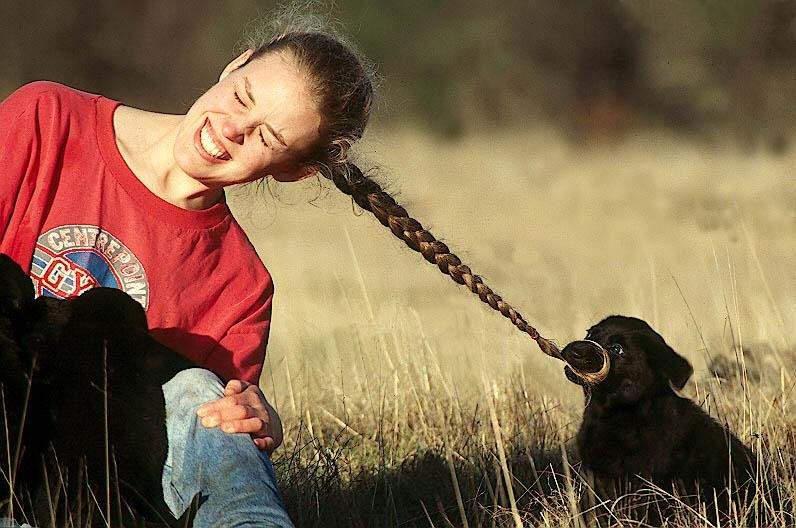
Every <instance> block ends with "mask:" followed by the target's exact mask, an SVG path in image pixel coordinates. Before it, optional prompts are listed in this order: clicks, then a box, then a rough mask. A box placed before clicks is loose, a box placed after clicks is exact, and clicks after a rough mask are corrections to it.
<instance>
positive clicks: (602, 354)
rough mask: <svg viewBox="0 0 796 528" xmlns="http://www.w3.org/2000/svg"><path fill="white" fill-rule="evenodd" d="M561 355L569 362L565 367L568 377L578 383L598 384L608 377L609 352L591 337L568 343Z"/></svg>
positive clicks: (609, 366)
mask: <svg viewBox="0 0 796 528" xmlns="http://www.w3.org/2000/svg"><path fill="white" fill-rule="evenodd" d="M561 357H562V359H563V360H564V361H566V362H567V366H566V367H564V374H565V375H566V377H567V379H568V380H569V381H571V382H573V383H577V384H578V385H586V386H593V385H597V384H598V383H600V382H602V381H603V380H605V378H607V377H608V372H609V371H610V370H611V358H610V356H609V355H608V352H607V351H606V350H605V349H604V348H603V347H602V346H601V345H600V344H599V343H597V342H596V341H592V340H590V339H584V340H582V341H573V342H572V343H570V344H568V345H567V346H565V347H564V350H562V351H561Z"/></svg>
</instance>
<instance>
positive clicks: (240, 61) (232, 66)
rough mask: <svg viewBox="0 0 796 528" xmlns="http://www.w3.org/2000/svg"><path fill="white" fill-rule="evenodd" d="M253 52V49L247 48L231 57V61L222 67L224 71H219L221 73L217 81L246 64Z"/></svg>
mask: <svg viewBox="0 0 796 528" xmlns="http://www.w3.org/2000/svg"><path fill="white" fill-rule="evenodd" d="M253 53H254V50H253V49H247V50H246V51H244V52H243V53H241V54H240V55H238V56H237V57H236V58H234V59H232V61H231V62H230V63H229V64H227V65H226V66H225V67H224V71H222V72H221V75H220V76H219V77H218V81H219V82H221V81H223V80H224V77H226V76H227V75H229V74H230V73H232V72H233V71H235V70H237V69H238V68H240V67H241V66H243V65H244V64H246V63H247V62H248V61H249V58H251V56H252V54H253Z"/></svg>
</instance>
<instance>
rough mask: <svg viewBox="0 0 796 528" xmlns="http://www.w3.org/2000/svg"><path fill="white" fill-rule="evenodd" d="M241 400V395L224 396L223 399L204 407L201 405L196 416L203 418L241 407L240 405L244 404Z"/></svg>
mask: <svg viewBox="0 0 796 528" xmlns="http://www.w3.org/2000/svg"><path fill="white" fill-rule="evenodd" d="M240 399H241V396H240V395H239V394H234V395H231V396H224V397H223V398H219V399H217V400H214V401H211V402H207V403H205V404H204V405H200V406H199V408H198V409H197V410H196V414H197V416H199V417H200V418H201V417H204V416H207V415H209V414H211V413H214V412H218V411H221V410H223V409H228V408H230V407H234V406H235V405H240V403H242V402H241V401H240Z"/></svg>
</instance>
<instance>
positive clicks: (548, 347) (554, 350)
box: [536, 336, 564, 361]
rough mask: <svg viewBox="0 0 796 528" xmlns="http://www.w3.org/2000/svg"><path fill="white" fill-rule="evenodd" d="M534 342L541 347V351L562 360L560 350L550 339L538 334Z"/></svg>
mask: <svg viewBox="0 0 796 528" xmlns="http://www.w3.org/2000/svg"><path fill="white" fill-rule="evenodd" d="M536 342H537V343H538V344H539V348H540V349H542V352H544V353H545V354H547V355H548V356H550V357H554V358H556V359H560V360H562V361H563V359H564V358H563V357H562V356H561V351H560V350H559V349H558V347H557V346H556V344H555V343H554V342H553V341H550V340H548V339H545V338H544V337H542V336H539V338H538V339H537V340H536Z"/></svg>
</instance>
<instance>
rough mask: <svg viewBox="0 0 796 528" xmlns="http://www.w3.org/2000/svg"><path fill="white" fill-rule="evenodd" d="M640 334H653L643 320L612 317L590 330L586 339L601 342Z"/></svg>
mask: <svg viewBox="0 0 796 528" xmlns="http://www.w3.org/2000/svg"><path fill="white" fill-rule="evenodd" d="M638 332H642V333H653V331H652V329H651V328H650V326H649V325H648V324H647V323H645V322H644V321H642V320H641V319H635V318H633V317H622V316H612V317H608V318H606V319H604V320H602V321H600V322H599V323H597V324H596V325H594V326H592V327H591V328H589V330H588V332H587V333H586V337H587V338H588V339H593V340H601V339H610V338H612V337H618V336H622V335H625V334H632V333H638Z"/></svg>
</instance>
